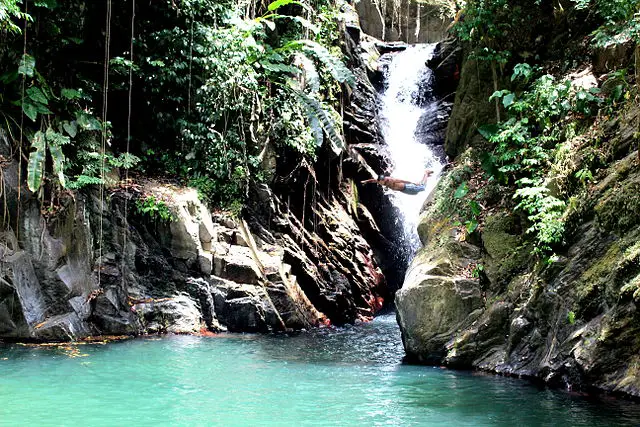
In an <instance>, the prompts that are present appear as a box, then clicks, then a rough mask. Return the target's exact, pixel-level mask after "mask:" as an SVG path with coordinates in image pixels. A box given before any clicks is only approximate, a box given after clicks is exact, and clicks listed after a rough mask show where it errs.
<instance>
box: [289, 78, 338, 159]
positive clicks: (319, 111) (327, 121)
mask: <svg viewBox="0 0 640 427" xmlns="http://www.w3.org/2000/svg"><path fill="white" fill-rule="evenodd" d="M292 91H293V94H294V96H295V97H296V99H297V100H298V102H299V103H300V104H301V105H302V106H303V107H304V110H305V113H306V115H307V118H308V119H309V123H310V125H311V127H312V130H313V131H314V135H315V134H316V133H317V129H313V127H314V126H316V127H317V126H318V125H319V126H320V127H321V128H322V130H323V131H324V133H325V134H326V135H327V137H328V141H329V142H330V144H331V150H332V151H333V152H334V153H335V155H336V156H337V155H339V154H340V153H341V152H342V150H344V148H345V147H346V145H345V143H344V139H343V138H342V135H341V132H340V131H339V130H338V129H340V128H339V127H338V126H337V125H336V121H335V119H334V118H333V117H332V114H331V112H330V111H328V109H329V108H331V107H325V106H324V105H323V104H322V103H321V102H320V101H318V100H317V99H316V98H314V97H312V96H309V95H307V94H305V93H304V92H301V91H299V90H296V89H293V88H292ZM317 141H318V138H317V137H316V142H317Z"/></svg>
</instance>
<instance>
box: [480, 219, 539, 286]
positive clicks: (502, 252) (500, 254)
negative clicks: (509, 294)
mask: <svg viewBox="0 0 640 427" xmlns="http://www.w3.org/2000/svg"><path fill="white" fill-rule="evenodd" d="M516 222H517V218H516V217H515V216H514V215H512V214H506V213H498V214H495V215H490V216H488V217H487V218H486V219H485V225H484V229H483V230H482V243H483V245H484V249H485V251H486V253H487V255H486V256H485V257H484V259H483V261H484V267H485V268H484V271H485V274H486V275H487V277H488V279H489V281H490V282H491V285H492V289H493V290H494V291H498V290H499V289H501V288H502V286H503V285H504V284H506V282H508V280H509V279H510V278H511V277H512V276H513V273H514V272H515V271H517V270H520V269H524V268H526V266H527V265H528V260H529V258H530V256H531V255H530V252H531V248H530V247H529V246H528V245H524V244H523V237H522V236H521V235H520V234H517V227H516Z"/></svg>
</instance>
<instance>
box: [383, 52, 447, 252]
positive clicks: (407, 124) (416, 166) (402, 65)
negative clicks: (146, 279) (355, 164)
mask: <svg viewBox="0 0 640 427" xmlns="http://www.w3.org/2000/svg"><path fill="white" fill-rule="evenodd" d="M434 49H435V44H425V45H416V46H410V47H408V48H407V49H406V50H405V51H402V52H400V53H396V54H393V57H392V59H391V62H390V64H389V65H388V67H387V68H386V72H385V90H384V92H383V94H382V103H381V110H380V118H381V130H382V135H383V138H384V140H385V143H386V145H387V148H388V151H389V154H390V157H391V160H392V161H393V164H394V167H393V171H392V173H391V176H392V177H394V178H399V179H404V180H407V181H411V182H419V181H420V180H421V179H422V177H423V175H424V172H425V170H426V169H431V170H433V172H434V174H433V175H432V176H431V177H430V178H429V180H428V181H427V185H426V187H427V188H426V190H425V191H423V192H421V193H418V194H416V195H409V194H403V193H400V192H396V191H390V190H388V191H389V192H390V195H391V198H392V203H393V204H394V206H395V207H396V208H397V210H398V212H399V215H398V217H397V218H395V221H396V222H397V226H398V227H401V228H402V229H403V231H404V238H403V245H402V246H404V247H403V251H404V254H403V255H404V256H403V258H404V260H405V261H406V262H407V264H408V263H409V262H410V261H411V259H412V258H413V256H414V255H415V253H416V251H417V250H418V248H419V247H420V239H419V237H418V232H417V226H418V217H419V215H420V209H421V207H422V205H423V204H424V201H425V199H426V198H427V196H428V195H429V193H430V192H431V190H433V188H434V187H435V185H436V183H437V180H438V176H439V174H440V172H441V171H442V168H443V164H442V162H441V160H440V159H439V158H438V156H437V155H436V153H435V152H434V146H433V144H434V143H439V142H440V143H441V142H442V141H438V139H439V137H438V136H434V134H433V133H432V132H430V131H429V128H430V125H431V124H433V123H435V122H437V120H438V117H437V116H438V100H437V99H435V97H434V95H433V92H432V87H431V86H432V84H433V75H432V71H431V70H430V69H429V68H428V67H427V66H426V64H425V62H426V61H427V60H428V59H430V58H431V56H432V55H433V51H434Z"/></svg>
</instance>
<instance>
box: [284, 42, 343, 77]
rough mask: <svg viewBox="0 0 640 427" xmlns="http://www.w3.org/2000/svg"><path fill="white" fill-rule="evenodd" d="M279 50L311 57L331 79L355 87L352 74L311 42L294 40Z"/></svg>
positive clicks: (321, 47)
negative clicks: (322, 66) (315, 59)
mask: <svg viewBox="0 0 640 427" xmlns="http://www.w3.org/2000/svg"><path fill="white" fill-rule="evenodd" d="M280 50H284V51H303V52H305V53H308V54H311V55H313V56H314V57H315V58H317V59H318V60H319V61H320V62H322V63H323V64H324V66H325V67H327V69H328V70H329V72H330V73H331V75H332V76H333V78H335V79H336V80H337V81H339V82H340V83H347V84H349V85H350V86H353V85H355V77H354V76H353V73H352V72H351V71H350V70H349V69H348V68H347V67H346V66H345V65H344V64H343V63H342V61H341V60H340V59H338V58H336V57H335V56H333V55H332V54H331V52H329V51H328V50H327V48H325V47H324V46H322V45H320V44H318V43H316V42H314V41H311V40H294V41H291V42H289V43H287V44H285V45H284V46H283V47H282V48H280Z"/></svg>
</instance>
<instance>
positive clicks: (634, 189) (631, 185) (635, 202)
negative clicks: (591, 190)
mask: <svg viewBox="0 0 640 427" xmlns="http://www.w3.org/2000/svg"><path fill="white" fill-rule="evenodd" d="M595 212H596V219H597V221H598V225H599V226H600V227H601V228H602V229H604V230H606V231H614V232H617V233H619V234H621V235H623V234H624V233H625V232H627V231H628V230H629V229H630V228H633V227H635V226H637V225H640V176H639V175H636V176H634V177H633V178H631V179H628V180H626V182H622V183H617V184H616V185H615V186H613V188H611V189H610V190H608V191H607V192H606V193H605V194H604V196H603V198H602V199H601V200H600V202H599V203H598V204H597V205H596V206H595Z"/></svg>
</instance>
